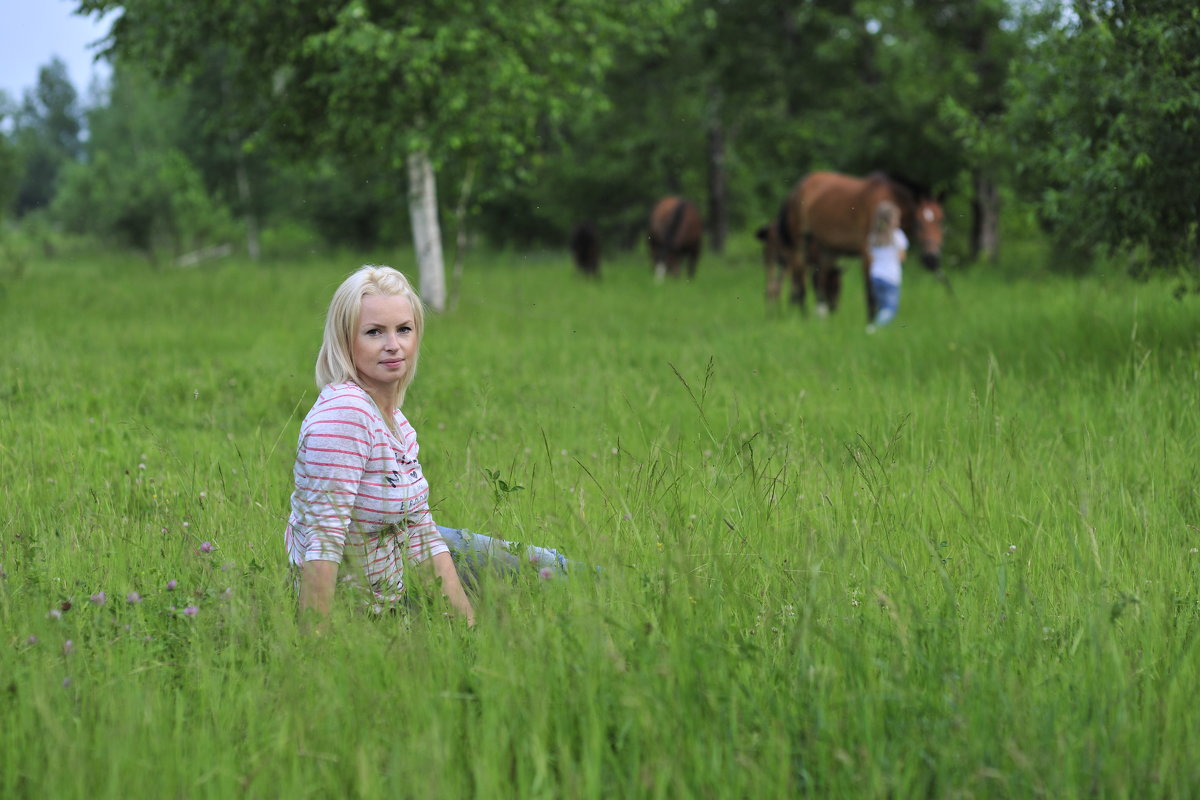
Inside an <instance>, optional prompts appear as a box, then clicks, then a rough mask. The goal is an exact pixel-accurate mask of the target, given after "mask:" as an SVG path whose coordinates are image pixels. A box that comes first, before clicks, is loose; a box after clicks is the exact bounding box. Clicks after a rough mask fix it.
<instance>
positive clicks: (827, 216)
mask: <svg viewBox="0 0 1200 800" xmlns="http://www.w3.org/2000/svg"><path fill="white" fill-rule="evenodd" d="M885 200H886V201H889V202H892V203H895V204H896V205H897V206H898V207H899V208H900V226H901V227H902V228H903V229H904V231H905V233H906V234H907V235H908V238H909V239H910V240H911V241H914V242H916V243H917V246H918V247H919V248H920V255H921V263H922V264H923V265H924V266H925V268H926V269H929V270H931V271H933V272H934V273H935V274H937V275H938V277H939V278H940V279H941V280H942V281H943V282H944V283H946V285H947V287H949V281H948V280H947V279H946V276H945V274H944V273H943V272H942V271H941V250H942V222H943V220H944V214H943V212H942V207H941V205H940V204H939V203H938V202H937V201H936V200H934V199H932V198H920V199H918V198H917V197H916V196H915V195H914V193H913V192H912V191H911V190H910V189H908V188H907V187H905V186H904V185H903V184H901V183H899V182H897V181H895V180H892V179H891V178H889V177H888V176H887V175H884V174H883V173H881V172H874V173H871V174H870V175H868V176H867V177H865V178H855V177H851V176H849V175H841V174H838V173H836V172H813V173H811V174H809V175H807V176H805V177H804V178H803V179H802V180H801V181H800V182H799V183H797V184H796V186H795V188H793V189H792V191H791V194H789V195H788V198H787V200H786V201H785V202H784V205H783V208H782V209H781V210H780V213H779V216H778V217H777V218H776V219H775V220H774V221H773V222H772V223H771V224H770V225H767V226H765V227H764V228H760V229H759V232H758V235H759V238H760V239H762V240H763V256H764V259H765V260H766V262H767V264H766V266H767V300H768V301H769V302H771V303H774V302H775V301H776V300H777V299H778V297H779V291H780V289H781V287H782V284H783V275H782V272H783V271H784V270H786V271H787V272H788V273H789V274H791V276H792V295H791V297H792V302H793V303H796V304H798V305H799V306H800V307H801V308H802V309H803V307H804V295H805V289H806V287H805V284H806V281H807V278H808V271H809V267H810V266H811V267H812V269H813V279H812V280H813V289H814V292H815V293H816V295H817V313H818V314H820V315H824V314H825V313H827V312H828V311H830V310H833V309H835V308H837V301H838V297H839V295H840V293H841V273H840V271H839V270H838V269H837V258H838V257H839V256H857V257H859V258H861V259H862V265H863V282H864V283H865V284H866V295H867V318H868V320H870V319H872V318H873V317H874V314H875V299H874V297H872V296H871V281H870V272H871V251H870V248H869V247H868V245H867V236H868V233H869V231H870V226H871V219H872V218H873V217H874V215H875V209H876V208H877V207H878V206H879V204H880V203H882V202H883V201H885ZM772 227H774V228H775V233H773V234H772V232H771V229H772Z"/></svg>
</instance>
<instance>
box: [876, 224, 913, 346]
mask: <svg viewBox="0 0 1200 800" xmlns="http://www.w3.org/2000/svg"><path fill="white" fill-rule="evenodd" d="M867 244H868V246H869V247H870V251H871V270H870V275H871V296H872V298H873V299H874V300H875V309H876V311H875V317H874V318H873V319H872V320H871V323H870V324H869V325H867V333H874V332H875V329H876V328H878V327H880V326H883V325H886V324H888V323H889V322H891V321H892V318H893V317H895V316H896V312H897V311H898V310H899V308H900V272H901V270H900V265H901V262H903V261H904V256H905V254H906V253H907V252H908V237H906V236H905V235H904V231H902V230H900V209H899V208H898V207H897V206H896V204H895V203H892V202H891V201H888V200H884V201H883V202H881V203H880V204H879V205H878V206H877V207H876V209H875V217H874V219H872V220H871V233H870V236H869V237H868V239H867Z"/></svg>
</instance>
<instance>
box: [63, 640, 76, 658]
mask: <svg viewBox="0 0 1200 800" xmlns="http://www.w3.org/2000/svg"><path fill="white" fill-rule="evenodd" d="M73 652H75V643H74V642H73V641H71V640H70V639H67V640H66V641H65V642H63V655H64V656H69V655H71V653H73Z"/></svg>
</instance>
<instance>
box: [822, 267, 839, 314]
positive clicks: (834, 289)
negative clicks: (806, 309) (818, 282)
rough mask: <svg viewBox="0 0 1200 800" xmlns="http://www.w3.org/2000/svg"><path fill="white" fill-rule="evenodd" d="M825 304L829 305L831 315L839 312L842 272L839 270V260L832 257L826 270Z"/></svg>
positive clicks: (824, 282)
mask: <svg viewBox="0 0 1200 800" xmlns="http://www.w3.org/2000/svg"><path fill="white" fill-rule="evenodd" d="M824 275H825V277H824V280H823V281H822V283H823V284H824V287H825V302H826V303H828V304H829V313H830V314H832V313H833V312H834V311H837V307H838V299H839V298H840V297H841V295H842V271H841V270H840V269H838V266H837V260H836V259H834V258H832V257H830V258H829V259H828V264H827V269H825V270H824Z"/></svg>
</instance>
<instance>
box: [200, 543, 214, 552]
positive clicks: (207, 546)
mask: <svg viewBox="0 0 1200 800" xmlns="http://www.w3.org/2000/svg"><path fill="white" fill-rule="evenodd" d="M212 551H213V543H212V542H201V543H200V552H201V553H211V552H212Z"/></svg>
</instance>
